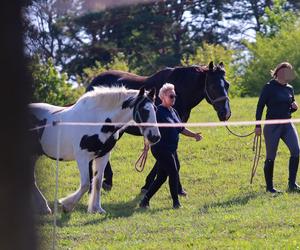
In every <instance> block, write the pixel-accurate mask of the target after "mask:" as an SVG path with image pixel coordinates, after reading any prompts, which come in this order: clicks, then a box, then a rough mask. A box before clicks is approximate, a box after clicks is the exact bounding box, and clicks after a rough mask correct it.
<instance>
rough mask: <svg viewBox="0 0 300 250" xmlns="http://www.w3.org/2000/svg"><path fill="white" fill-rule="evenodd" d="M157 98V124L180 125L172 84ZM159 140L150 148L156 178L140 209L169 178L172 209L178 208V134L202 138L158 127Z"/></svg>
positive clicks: (189, 132) (174, 128) (188, 131)
mask: <svg viewBox="0 0 300 250" xmlns="http://www.w3.org/2000/svg"><path fill="white" fill-rule="evenodd" d="M159 98H160V99H161V101H162V103H161V105H159V106H158V108H157V111H156V118H157V122H158V123H171V124H173V123H180V122H181V121H180V118H179V116H178V114H177V112H176V110H175V109H174V108H172V106H173V105H174V103H175V98H176V94H175V87H174V85H173V84H170V83H165V84H164V85H163V86H162V88H161V89H160V91H159ZM159 130H160V133H161V140H160V141H159V142H158V143H156V144H155V145H153V146H152V147H151V152H152V154H153V156H154V158H155V159H156V164H157V177H156V179H155V180H154V182H153V183H152V184H151V186H150V188H149V190H148V191H147V192H146V194H145V196H144V198H143V199H142V201H141V202H140V207H148V206H149V201H150V199H151V198H152V196H153V195H154V194H155V193H156V192H157V191H158V190H159V188H160V187H161V186H162V184H163V183H164V182H165V181H166V180H167V177H169V187H170V193H171V196H172V199H173V208H179V207H180V203H179V200H178V182H179V174H178V166H179V161H178V157H177V152H176V151H177V146H178V141H179V133H181V134H183V135H186V136H189V137H193V138H195V139H196V141H200V140H201V139H202V136H201V135H200V134H199V133H194V132H192V131H190V130H189V129H186V128H184V127H160V128H159Z"/></svg>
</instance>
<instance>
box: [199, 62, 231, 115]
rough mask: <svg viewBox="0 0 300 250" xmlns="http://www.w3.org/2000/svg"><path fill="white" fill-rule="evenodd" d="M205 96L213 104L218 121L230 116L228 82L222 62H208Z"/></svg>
mask: <svg viewBox="0 0 300 250" xmlns="http://www.w3.org/2000/svg"><path fill="white" fill-rule="evenodd" d="M204 88H205V89H204V90H205V98H206V100H207V102H208V103H210V104H211V105H213V107H214V109H215V110H216V112H217V114H218V117H219V120H220V121H227V120H228V119H229V118H230V116H231V111H230V105H229V98H228V88H229V83H228V82H227V81H226V79H225V69H224V65H223V63H220V64H219V65H216V66H214V64H213V62H210V63H209V66H208V70H207V72H206V77H205V87H204Z"/></svg>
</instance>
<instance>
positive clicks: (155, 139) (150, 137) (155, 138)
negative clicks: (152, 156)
mask: <svg viewBox="0 0 300 250" xmlns="http://www.w3.org/2000/svg"><path fill="white" fill-rule="evenodd" d="M160 138H161V136H160V134H158V135H153V134H152V132H151V130H150V131H149V133H148V134H147V140H148V141H149V142H150V143H151V144H152V145H153V144H155V143H157V142H159V140H160Z"/></svg>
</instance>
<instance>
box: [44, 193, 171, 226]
mask: <svg viewBox="0 0 300 250" xmlns="http://www.w3.org/2000/svg"><path fill="white" fill-rule="evenodd" d="M142 197H143V194H137V195H136V196H135V197H134V199H132V200H130V201H126V202H117V203H104V204H102V207H103V208H104V209H105V210H106V214H94V215H93V214H88V213H87V205H86V204H77V205H76V207H75V208H74V212H76V213H79V216H82V217H84V216H86V219H85V222H81V223H80V225H78V226H86V225H93V224H98V223H101V222H104V221H106V220H108V219H112V218H126V217H130V216H132V215H133V214H134V213H150V214H155V213H157V212H160V211H163V210H167V209H168V208H150V209H145V208H139V206H138V204H139V203H140V201H141V199H142ZM49 205H50V207H51V208H53V207H54V204H53V203H50V204H49ZM71 218H72V212H71V213H64V212H63V211H62V208H61V206H59V207H58V211H57V220H56V225H57V226H58V227H64V226H67V225H68V223H69V221H70V219H71ZM53 220H54V217H53V215H51V216H42V217H40V223H39V224H40V225H45V224H48V225H51V224H53ZM72 225H73V226H74V224H72Z"/></svg>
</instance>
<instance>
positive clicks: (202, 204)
mask: <svg viewBox="0 0 300 250" xmlns="http://www.w3.org/2000/svg"><path fill="white" fill-rule="evenodd" d="M297 99H298V103H299V102H300V96H297ZM256 102H257V98H243V99H240V98H235V99H232V101H231V110H232V117H231V119H230V121H237V120H244V121H245V120H253V119H254V115H255V108H256ZM294 117H295V118H299V117H300V111H298V114H297V113H295V115H294ZM201 121H202V122H208V121H217V116H216V113H215V112H214V110H213V108H212V107H211V106H209V105H208V104H207V103H206V102H205V101H203V103H201V104H200V105H199V106H198V107H196V108H195V109H194V110H193V113H192V115H191V119H190V122H201ZM297 128H298V129H299V128H300V127H299V126H297ZM192 129H193V130H195V131H201V132H202V134H203V137H204V139H203V140H202V141H200V142H195V141H193V140H192V139H190V138H186V137H184V136H181V139H180V144H179V149H178V155H179V158H180V161H181V170H180V176H181V182H182V184H183V186H184V188H185V190H186V191H187V192H188V196H187V197H183V198H181V199H180V201H181V204H182V205H183V207H182V208H181V209H179V210H173V209H172V201H171V198H170V194H169V188H168V185H167V183H166V184H164V185H163V186H162V188H161V189H160V190H159V192H158V193H157V194H156V195H155V196H154V197H153V199H152V200H151V202H150V209H148V210H142V209H140V208H139V207H138V203H139V201H140V200H141V198H142V196H141V195H140V188H141V186H142V185H143V183H144V180H145V177H146V175H147V174H148V172H149V171H150V168H151V167H152V166H153V163H154V160H153V157H152V155H151V154H150V156H149V158H148V161H147V164H146V167H145V170H144V172H142V173H138V172H137V171H135V169H134V163H135V161H136V159H137V158H138V156H139V154H140V152H141V150H142V148H143V140H142V137H134V136H129V135H125V136H124V137H123V138H122V139H121V140H120V141H119V142H118V144H117V146H116V147H115V149H114V151H113V153H112V156H111V163H112V166H113V170H114V187H113V189H112V191H111V192H105V191H104V192H102V204H103V208H104V209H105V210H106V211H107V214H105V215H100V214H88V213H87V212H86V211H87V200H88V196H87V195H85V196H84V197H83V199H82V200H81V201H80V203H79V204H78V205H77V207H76V208H75V209H74V211H73V212H72V213H70V214H63V213H61V211H59V213H58V215H57V220H58V221H57V225H58V226H57V234H56V235H57V238H56V239H57V240H56V246H57V249H300V232H299V231H300V208H299V207H300V194H290V193H286V192H284V194H283V195H280V196H277V197H273V196H271V195H269V194H267V193H266V192H265V187H264V177H263V169H262V165H263V161H264V158H265V149H264V145H263V149H262V154H261V159H260V164H259V167H258V170H257V175H256V176H255V177H254V183H253V184H252V185H250V184H249V179H250V171H251V166H252V159H253V156H254V154H253V152H252V140H253V137H252V136H251V137H247V138H242V139H241V138H237V137H234V136H232V135H230V134H229V133H228V132H227V130H226V129H225V128H223V127H217V128H192ZM232 129H234V130H235V131H236V132H239V133H247V132H250V131H251V130H253V126H251V127H232ZM288 158H289V153H288V150H287V148H286V147H285V145H284V144H283V142H281V143H280V147H279V151H278V154H277V158H276V162H275V173H274V183H275V186H276V187H277V188H279V189H281V190H284V191H286V188H287V178H288V168H287V164H288ZM37 176H38V183H39V186H40V187H41V189H42V190H43V192H44V194H45V195H46V197H47V199H48V200H49V201H50V206H51V207H52V208H53V201H54V193H55V161H52V160H49V159H46V158H41V159H40V161H39V164H38V166H37ZM298 176H300V174H298ZM299 181H300V177H299ZM78 185H79V172H78V170H77V167H76V164H75V162H67V163H60V164H59V190H58V197H59V198H62V197H64V196H66V195H68V194H70V193H71V192H74V191H75V190H76V189H77V188H78ZM39 218H40V221H41V226H40V232H41V233H40V235H41V248H42V249H50V248H51V247H52V230H53V216H44V217H39Z"/></svg>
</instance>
